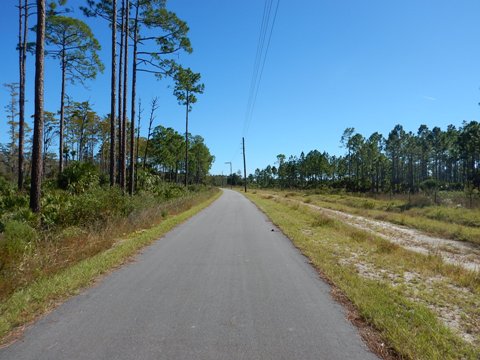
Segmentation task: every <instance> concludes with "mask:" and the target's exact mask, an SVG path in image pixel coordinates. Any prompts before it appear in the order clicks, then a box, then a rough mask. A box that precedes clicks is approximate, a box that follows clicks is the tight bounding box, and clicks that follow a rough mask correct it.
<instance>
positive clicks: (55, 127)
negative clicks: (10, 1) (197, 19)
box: [0, 0, 213, 212]
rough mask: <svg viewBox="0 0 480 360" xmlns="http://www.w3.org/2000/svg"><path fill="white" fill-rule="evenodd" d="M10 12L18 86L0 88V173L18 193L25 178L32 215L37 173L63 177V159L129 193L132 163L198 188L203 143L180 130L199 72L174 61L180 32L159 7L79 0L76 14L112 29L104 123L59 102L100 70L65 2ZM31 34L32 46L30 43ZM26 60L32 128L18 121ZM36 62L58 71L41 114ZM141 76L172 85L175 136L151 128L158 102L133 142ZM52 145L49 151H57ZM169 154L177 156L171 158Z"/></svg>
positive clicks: (81, 104)
mask: <svg viewBox="0 0 480 360" xmlns="http://www.w3.org/2000/svg"><path fill="white" fill-rule="evenodd" d="M16 7H17V9H18V44H17V51H18V59H19V60H18V61H19V81H18V82H15V83H9V84H5V86H6V88H7V91H8V92H9V96H10V101H9V103H8V105H7V106H6V107H5V111H6V113H7V124H8V128H9V132H8V134H9V141H8V143H6V144H2V145H1V153H0V157H1V162H2V168H1V169H2V170H1V171H2V173H3V174H4V175H6V176H10V177H13V175H14V174H15V177H16V180H17V181H16V182H17V186H18V189H19V190H23V189H24V187H25V186H26V185H28V183H26V181H25V180H26V175H25V174H30V179H29V180H30V207H31V209H32V210H33V211H35V212H38V211H39V210H40V205H41V201H40V200H41V184H42V180H43V179H44V178H45V176H55V175H58V174H62V172H63V171H64V169H65V166H68V164H69V163H70V162H72V161H88V162H92V163H95V164H97V165H98V166H99V167H100V169H101V170H102V171H103V172H104V173H105V174H108V178H109V183H110V186H119V187H120V188H121V189H123V191H124V192H128V193H130V194H133V193H134V191H135V189H136V179H137V177H138V176H137V174H136V172H137V167H139V166H140V167H141V168H143V169H149V170H150V171H163V174H164V175H165V178H166V179H169V180H172V181H173V179H175V181H180V180H179V176H181V177H182V181H183V182H184V184H185V185H187V184H189V183H192V182H202V181H204V179H205V176H206V174H207V172H208V170H209V169H210V166H211V164H212V162H213V156H212V155H211V154H210V152H209V149H208V147H206V145H205V143H204V140H203V138H201V137H200V136H193V135H191V134H190V133H189V132H188V115H189V112H190V111H191V110H192V105H193V104H194V103H195V102H196V101H197V97H196V96H197V95H198V94H201V93H203V91H204V85H203V84H202V83H201V82H200V80H201V75H200V74H199V73H195V72H193V71H192V70H191V69H190V68H184V67H182V65H181V64H180V63H179V62H178V59H179V56H178V54H180V53H185V54H189V53H191V52H192V46H191V43H190V40H189V38H188V32H189V27H188V25H187V23H186V22H185V21H183V20H181V19H180V18H179V17H177V15H176V14H175V13H174V12H172V11H169V10H168V9H167V6H166V0H85V2H84V4H83V6H81V7H80V10H81V11H82V13H83V14H84V15H85V16H86V17H89V18H94V19H98V20H95V21H99V20H100V21H104V22H105V23H106V25H108V26H109V28H110V31H111V41H110V44H109V45H110V47H111V63H110V64H109V65H110V66H109V69H108V70H109V71H110V89H109V90H110V113H109V114H107V115H106V116H103V117H102V116H100V115H98V114H97V113H96V112H95V111H94V110H93V109H92V105H91V104H90V102H89V101H75V100H74V99H71V98H70V97H69V95H68V89H69V86H71V85H76V84H79V85H84V84H85V82H86V81H89V80H93V79H95V78H96V76H97V74H98V73H99V72H103V71H105V70H106V66H105V65H104V64H103V62H102V60H101V59H100V56H99V51H100V49H101V44H100V42H99V41H98V40H97V38H96V36H95V34H94V32H93V31H92V29H91V28H90V27H89V26H88V25H87V24H86V23H85V22H83V21H82V20H80V19H78V18H74V17H72V16H69V15H70V14H71V9H70V8H68V7H67V1H66V0H56V1H49V2H48V3H47V1H46V0H36V1H34V2H33V1H32V0H18V3H17V5H16ZM32 19H34V20H35V22H34V24H33V26H32ZM30 32H33V33H34V34H35V39H30ZM30 40H33V41H30ZM130 51H132V53H131V54H130V53H129V52H130ZM28 54H32V55H34V56H35V79H34V89H35V94H34V115H33V118H34V120H33V129H30V127H29V125H28V122H27V121H26V114H25V101H26V94H25V85H26V80H27V79H26V64H27V60H28V56H27V55H28ZM45 58H47V59H52V60H53V61H56V62H58V64H59V67H58V69H59V70H58V71H59V73H58V78H59V81H60V84H61V90H60V94H58V96H59V108H58V111H55V112H48V111H45V109H44V96H45V94H44V76H45V75H44V63H45ZM141 72H142V73H146V74H151V75H152V76H155V77H156V78H157V79H158V80H161V79H165V78H168V79H170V80H171V81H173V82H174V86H173V95H174V96H175V97H176V98H177V100H178V102H179V104H180V105H182V106H185V109H186V115H185V133H184V135H183V136H182V135H180V134H179V133H177V132H176V131H175V130H173V129H165V128H163V127H157V128H153V120H154V119H155V112H156V110H157V109H158V99H153V100H152V103H151V109H150V118H149V120H148V135H147V137H146V138H145V137H142V136H140V123H141V120H142V112H143V109H142V108H141V105H140V101H139V99H138V95H137V75H138V73H141ZM49 75H50V74H49ZM52 75H53V74H52ZM48 96H52V94H48ZM128 107H129V108H128ZM128 110H130V111H129V112H128ZM179 138H181V141H180V140H179ZM164 139H168V141H170V140H172V139H174V140H175V141H176V143H175V144H176V145H175V146H170V145H169V144H168V143H166V142H165V141H163V142H162V144H163V146H165V147H168V146H170V148H169V150H168V151H167V150H166V149H163V148H161V146H160V145H159V141H161V140H164ZM54 144H58V149H57V150H56V151H55V150H54V149H53V145H54ZM173 149H175V151H177V152H178V153H176V154H175V155H172V154H171V152H172V151H173ZM181 154H183V155H181ZM162 156H165V158H162ZM171 157H174V158H175V161H174V162H173V163H174V165H172V164H173V163H172V160H171ZM189 158H190V159H191V161H190V162H191V164H190V163H189ZM172 174H174V175H172ZM167 175H168V176H167ZM27 187H28V186H27Z"/></svg>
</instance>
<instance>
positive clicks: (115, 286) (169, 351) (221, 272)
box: [0, 190, 376, 360]
mask: <svg viewBox="0 0 480 360" xmlns="http://www.w3.org/2000/svg"><path fill="white" fill-rule="evenodd" d="M272 229H274V231H272ZM375 358H376V357H375V356H374V355H373V354H372V353H370V352H369V351H368V349H367V347H366V346H365V345H364V343H363V342H362V340H361V339H360V336H359V335H358V333H357V331H356V329H355V328H354V327H353V326H352V325H351V324H350V323H349V322H348V321H347V320H346V319H345V313H344V310H343V309H342V307H341V306H340V305H338V304H337V303H336V302H335V301H334V300H332V298H331V296H330V294H329V286H328V285H326V284H325V283H324V282H323V281H321V280H320V279H319V278H318V275H317V274H316V272H315V271H314V270H313V269H312V268H311V266H310V265H309V264H308V263H307V262H306V260H305V258H304V257H303V256H302V255H301V254H300V253H299V252H298V250H296V249H295V248H294V247H293V246H292V244H291V242H290V241H289V240H288V239H287V238H286V237H285V236H284V235H282V233H281V232H279V231H278V229H277V228H276V227H275V226H273V225H272V224H271V223H270V222H269V221H268V220H267V218H266V217H265V215H263V214H262V213H261V212H260V211H259V210H258V209H257V208H256V207H255V206H254V205H253V204H252V203H251V202H250V201H248V200H247V199H246V198H245V197H243V196H242V195H241V194H238V193H236V192H233V191H230V190H225V191H224V194H223V195H222V196H221V197H220V199H218V200H217V201H216V202H215V203H214V204H212V205H211V206H210V207H209V208H207V209H205V210H204V211H202V212H201V213H199V214H197V215H196V216H194V217H193V218H192V219H190V220H189V221H188V222H186V223H185V224H183V225H181V226H179V227H177V228H176V229H175V230H173V231H171V232H170V233H168V234H167V235H166V236H165V237H164V238H162V239H160V240H159V241H157V242H156V243H155V244H153V245H152V246H150V247H148V248H146V249H145V250H144V251H143V252H142V254H140V255H139V256H137V258H136V260H135V261H134V262H133V263H130V264H128V265H126V266H124V267H123V268H121V269H119V270H118V271H115V272H113V273H112V274H110V275H109V276H107V277H106V278H105V279H104V280H103V281H101V283H100V284H98V285H97V286H95V287H93V288H91V289H88V290H86V291H84V292H83V293H82V294H81V295H79V296H76V297H74V298H72V299H70V300H69V301H68V302H66V303H65V304H63V305H62V306H60V307H59V308H57V309H56V310H55V311H53V312H52V313H51V314H49V315H47V316H46V317H44V318H42V319H41V320H40V321H38V322H37V323H36V324H35V325H34V326H32V327H31V328H30V329H28V330H27V331H26V332H25V334H24V336H23V338H22V339H20V340H19V341H17V342H16V343H14V344H12V345H11V346H9V347H7V348H5V349H2V350H0V359H2V360H3V359H5V360H7V359H12V360H13V359H15V360H20V359H36V360H41V359H45V360H47V359H48V360H55V359H68V360H76V359H95V360H97V359H108V360H113V359H152V360H153V359H195V360H197V359H209V360H210V359H222V360H223V359H248V360H251V359H272V360H273V359H275V360H279V359H288V360H300V359H328V360H332V359H375Z"/></svg>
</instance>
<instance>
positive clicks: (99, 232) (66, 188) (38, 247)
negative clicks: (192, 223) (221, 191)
mask: <svg viewBox="0 0 480 360" xmlns="http://www.w3.org/2000/svg"><path fill="white" fill-rule="evenodd" d="M138 184H139V188H138V191H137V193H136V195H134V196H126V195H124V194H123V193H122V191H121V190H120V189H119V188H117V187H109V186H105V185H102V184H101V179H100V176H99V174H98V172H97V170H96V168H95V166H93V165H89V164H88V163H75V164H73V165H71V166H70V167H69V168H67V169H65V171H64V173H63V174H62V175H61V176H60V177H59V180H58V181H54V180H51V181H50V182H47V183H46V184H45V186H44V189H43V193H44V194H43V197H42V211H41V212H40V213H38V214H36V213H33V212H32V211H31V210H30V209H29V207H28V196H27V195H26V194H24V193H18V192H17V191H16V189H15V188H14V187H13V185H12V184H11V183H9V182H7V181H5V180H2V179H1V178H0V300H2V299H6V298H7V297H9V296H10V295H11V294H12V293H13V292H14V291H16V290H17V289H20V288H23V287H25V286H26V285H28V284H31V283H32V282H34V281H36V280H37V279H39V278H41V277H43V276H46V275H51V274H55V273H57V272H58V271H60V270H62V269H65V268H68V267H69V266H71V265H73V264H75V263H78V262H79V261H81V260H83V259H87V258H89V257H91V256H93V255H95V254H98V253H99V252H102V251H103V250H106V249H109V248H111V247H112V245H113V244H115V243H116V241H117V240H118V239H119V238H121V237H123V236H124V235H125V234H128V233H131V232H133V231H136V230H139V229H144V228H148V227H150V226H152V225H155V224H158V223H159V222H161V221H162V219H164V218H166V217H167V216H168V215H170V214H177V213H179V212H181V211H183V210H185V209H187V208H189V207H190V206H191V205H192V204H193V203H196V202H197V201H198V199H205V198H206V197H208V196H211V195H212V191H213V190H209V189H208V188H206V187H204V186H194V185H192V186H189V187H184V186H180V185H176V184H174V183H166V182H164V181H162V179H161V177H160V176H158V175H153V174H150V173H142V174H141V175H140V176H139V182H138Z"/></svg>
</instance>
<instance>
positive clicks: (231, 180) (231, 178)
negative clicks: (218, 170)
mask: <svg viewBox="0 0 480 360" xmlns="http://www.w3.org/2000/svg"><path fill="white" fill-rule="evenodd" d="M225 164H230V189H231V188H232V182H233V177H232V162H231V161H227V162H226V163H225ZM227 183H228V181H227Z"/></svg>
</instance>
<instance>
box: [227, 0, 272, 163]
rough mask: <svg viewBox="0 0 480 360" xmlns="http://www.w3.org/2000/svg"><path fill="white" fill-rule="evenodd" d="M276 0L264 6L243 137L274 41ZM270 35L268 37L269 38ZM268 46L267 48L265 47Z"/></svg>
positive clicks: (248, 124)
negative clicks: (271, 43)
mask: <svg viewBox="0 0 480 360" xmlns="http://www.w3.org/2000/svg"><path fill="white" fill-rule="evenodd" d="M274 1H275V0H265V3H264V6H263V14H262V20H261V24H260V32H259V35H258V42H257V49H256V53H255V61H254V65H253V71H252V78H251V81H250V88H249V95H248V101H247V108H246V111H245V120H244V124H243V133H242V134H243V136H245V135H246V134H247V132H248V129H249V127H250V124H251V121H252V117H253V110H254V107H255V104H256V101H257V96H258V92H259V88H260V81H261V79H262V75H263V70H264V68H265V63H266V60H267V54H268V50H269V48H270V42H271V39H272V34H273V29H274V26H275V21H276V18H277V13H278V8H279V5H280V0H276V5H275V11H274V14H273V20H272V9H273V4H274ZM267 34H268V37H267ZM265 44H266V46H265ZM237 155H238V153H237V151H235V153H234V154H233V156H232V159H231V160H230V161H233V159H234V158H236V156H237Z"/></svg>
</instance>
